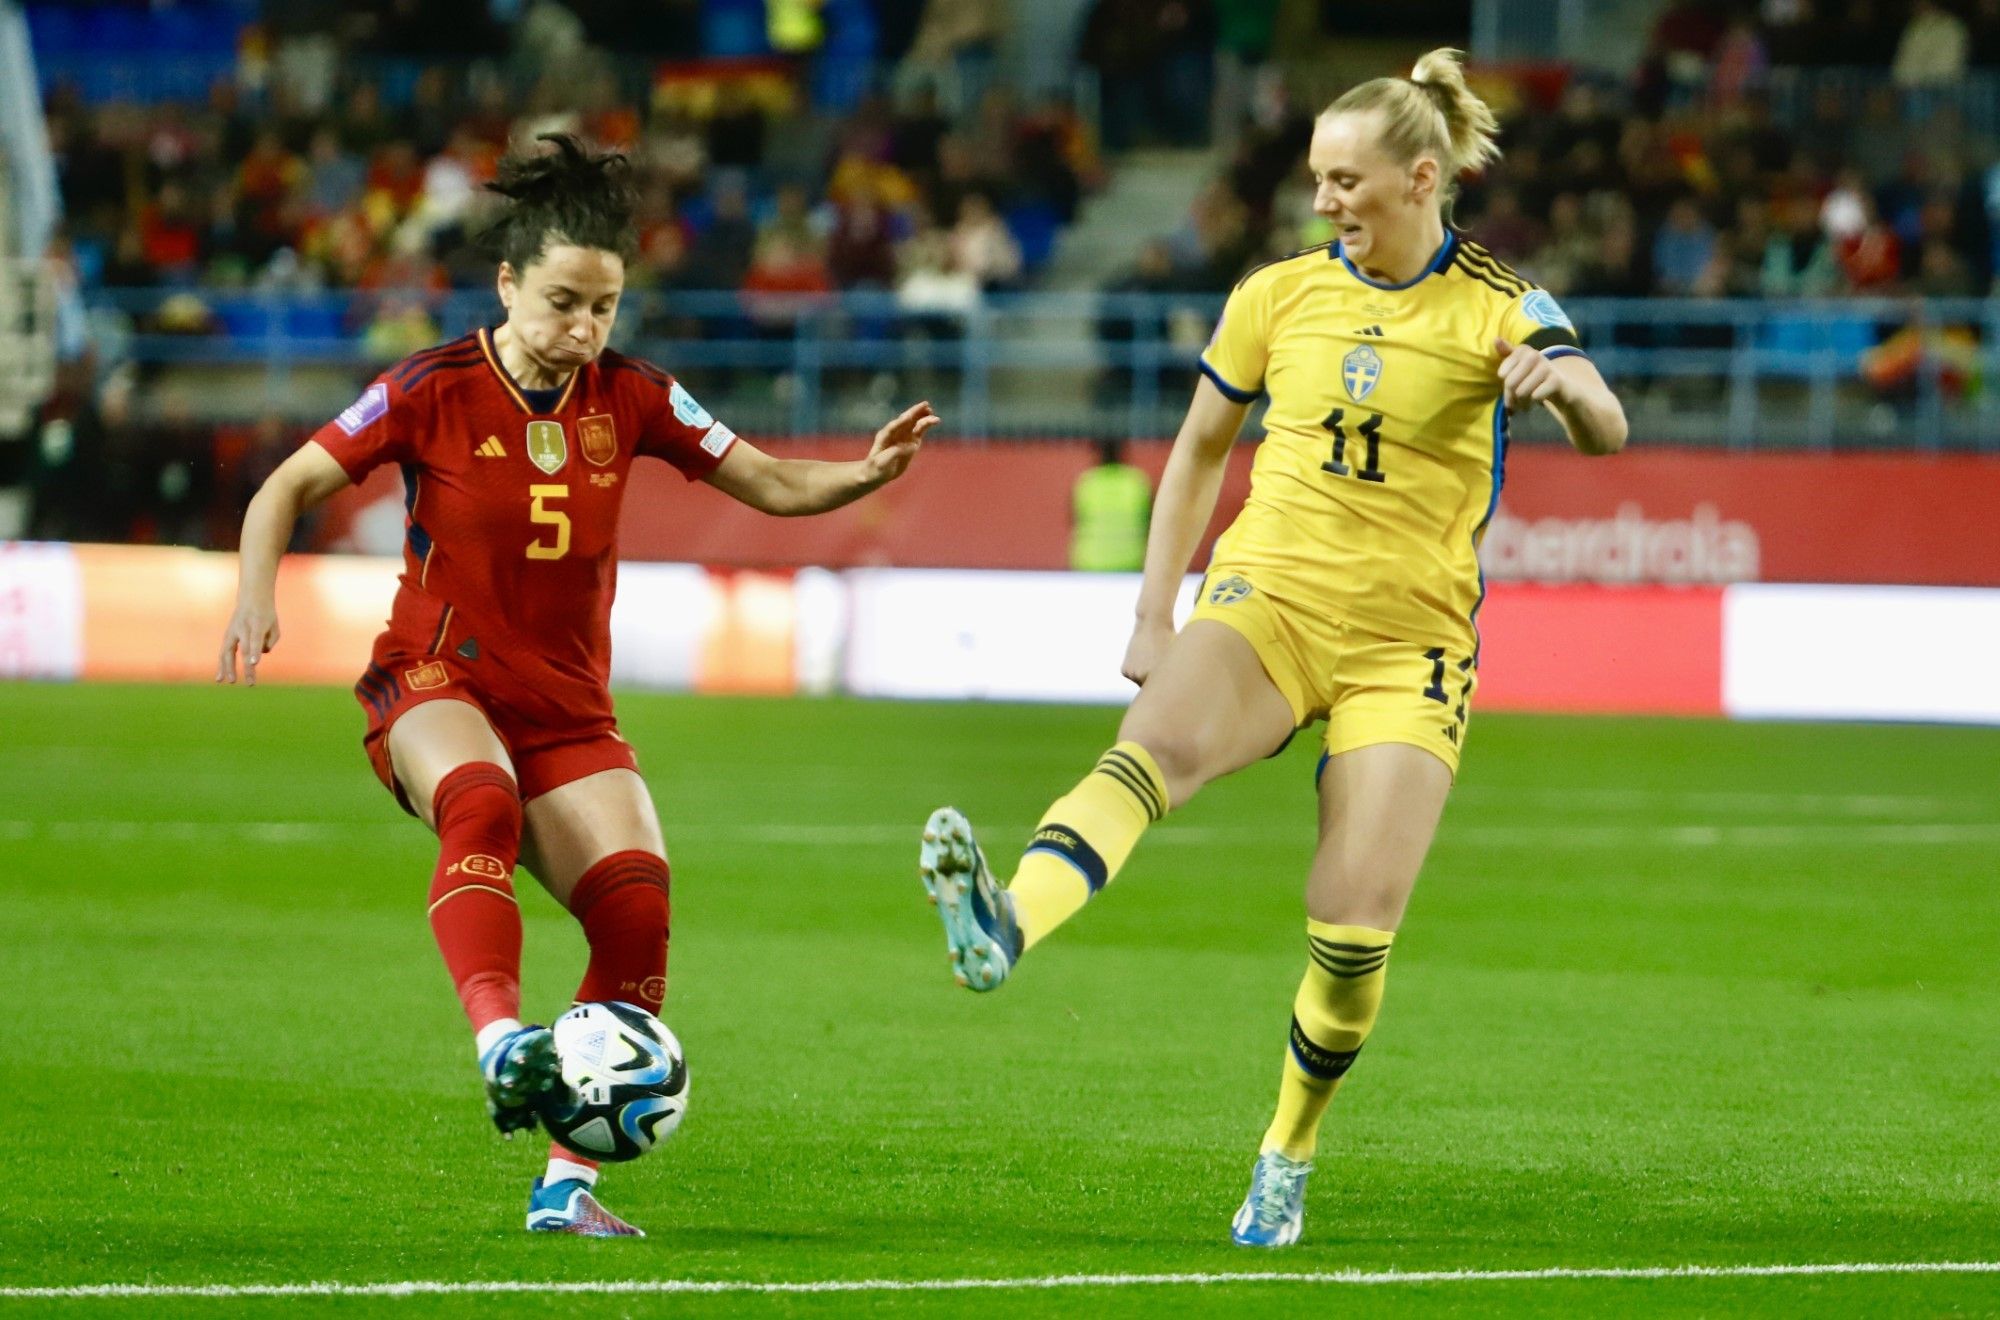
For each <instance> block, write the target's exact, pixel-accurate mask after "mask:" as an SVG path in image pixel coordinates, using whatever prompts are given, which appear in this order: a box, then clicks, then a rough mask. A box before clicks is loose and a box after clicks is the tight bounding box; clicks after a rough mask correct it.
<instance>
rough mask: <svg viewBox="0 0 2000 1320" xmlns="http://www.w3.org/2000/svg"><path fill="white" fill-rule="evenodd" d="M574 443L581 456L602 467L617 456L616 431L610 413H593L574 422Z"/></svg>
mask: <svg viewBox="0 0 2000 1320" xmlns="http://www.w3.org/2000/svg"><path fill="white" fill-rule="evenodd" d="M576 443H577V446H578V447H579V448H580V449H582V450H583V456H584V457H585V458H587V459H589V460H590V461H591V462H593V463H595V464H597V466H599V467H603V466H604V465H605V464H606V463H609V462H610V461H611V460H612V459H613V458H616V457H617V456H618V432H617V431H616V430H615V429H614V428H613V427H612V425H611V414H610V413H593V414H591V415H590V416H588V417H585V418H583V419H582V420H581V421H579V422H577V424H576Z"/></svg>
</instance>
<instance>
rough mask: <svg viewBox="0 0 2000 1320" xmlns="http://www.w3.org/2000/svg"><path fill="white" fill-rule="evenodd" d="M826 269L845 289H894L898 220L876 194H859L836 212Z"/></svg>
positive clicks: (835, 281) (837, 208)
mask: <svg viewBox="0 0 2000 1320" xmlns="http://www.w3.org/2000/svg"><path fill="white" fill-rule="evenodd" d="M827 268H828V271H829V273H830V274H831V275H832V276H833V281H834V283H835V284H837V285H839V286H840V287H841V288H843V289H891V288H894V287H895V284H896V235H895V217H894V216H892V215H891V214H890V213H889V211H888V210H887V209H886V208H884V207H883V205H882V204H881V202H880V200H879V199H878V198H876V197H875V196H874V194H873V193H871V192H866V191H863V192H858V193H857V194H856V195H854V196H853V197H851V198H850V199H849V200H848V202H847V203H846V204H845V205H843V206H839V207H836V208H835V209H834V221H833V233H832V235H831V236H830V238H829V240H828V242H827Z"/></svg>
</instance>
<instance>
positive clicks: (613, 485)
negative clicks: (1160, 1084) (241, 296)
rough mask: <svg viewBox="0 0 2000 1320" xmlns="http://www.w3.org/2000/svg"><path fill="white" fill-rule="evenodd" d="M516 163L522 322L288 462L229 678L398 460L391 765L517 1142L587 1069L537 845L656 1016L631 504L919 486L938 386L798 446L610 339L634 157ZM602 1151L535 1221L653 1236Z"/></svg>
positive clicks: (258, 526)
mask: <svg viewBox="0 0 2000 1320" xmlns="http://www.w3.org/2000/svg"><path fill="white" fill-rule="evenodd" d="M542 140H543V141H544V142H547V143H549V144H550V145H551V147H552V149H551V150H549V151H547V152H545V153H540V154H535V155H531V156H527V157H522V158H513V159H509V160H507V161H505V162H503V163H502V164H501V166H500V169H499V174H498V178H497V180H496V181H495V182H494V183H493V184H492V185H490V186H491V187H492V188H493V189H494V191H496V192H498V193H500V194H501V195H502V196H503V197H505V198H507V199H508V203H507V205H506V208H505V210H504V212H503V213H502V215H501V216H500V218H499V219H498V220H497V221H496V222H495V224H494V226H493V227H492V229H491V230H490V231H489V233H488V237H489V239H490V241H491V243H492V245H493V247H494V248H495V250H496V252H497V255H498V256H499V259H500V266H499V276H498V287H499V293H500V302H501V304H502V305H503V306H504V307H505V308H506V311H507V317H506V320H505V321H504V322H503V323H502V324H501V325H499V326H497V327H494V328H491V329H480V330H477V331H474V332H473V333H472V334H469V335H466V336H465V337H464V338H462V339H457V340H454V341H452V342H451V343H448V344H445V345H444V346H442V347H440V348H434V349H431V350H429V351H427V352H423V353H418V354H416V355H415V356H413V357H410V358H407V359H405V360H404V361H403V362H401V363H400V364H398V365H397V366H395V367H392V368H390V369H389V370H388V371H387V372H385V373H383V374H382V375H381V376H380V377H379V378H377V379H376V381H375V383H374V384H372V385H370V386H369V387H368V389H367V390H366V391H365V392H364V393H363V394H362V396H361V397H360V398H359V399H358V400H356V401H355V403H354V405H353V406H352V407H350V408H349V409H347V411H345V412H343V413H342V414H341V415H340V416H339V417H337V418H336V419H334V421H333V422H331V423H329V424H328V425H327V426H325V427H323V428H322V429H321V430H320V431H319V432H318V433H317V434H315V435H314V436H313V438H312V439H311V440H309V441H308V442H307V443H306V444H305V445H304V446H303V447H302V448H300V450H299V451H298V452H297V453H296V454H293V455H292V456H291V457H290V458H289V459H287V460H286V461H285V463H284V464H283V465H282V466H281V467H279V468H278V470H277V471H276V472H275V473H273V474H272V476H271V479H270V480H269V481H267V482H266V483H265V484H264V487H263V489H262V490H260V491H259V492H258V493H257V496H256V498H255V499H254V500H252V501H251V503H250V508H249V512H248V514H247V515H246V516H245V518H244V521H243V538H242V565H241V574H242V576H241V581H240V585H239V587H238V591H237V605H236V612H235V615H234V617H232V618H231V619H230V621H229V630H228V632H227V633H226V634H225V635H224V637H223V639H222V654H221V658H220V662H219V664H218V666H217V670H216V678H217V680H218V681H228V682H231V683H233V682H235V681H236V678H237V655H238V653H239V652H240V653H241V655H242V659H243V666H244V669H245V670H246V671H247V674H248V681H249V682H251V683H255V682H256V675H257V662H258V659H259V657H261V656H262V655H264V654H265V653H266V652H268V651H269V650H270V649H271V648H272V647H273V646H274V645H276V644H277V641H278V615H277V607H276V603H275V600H274V591H273V588H274V583H275V579H276V576H277V568H278V558H279V556H280V554H281V553H282V552H283V550H284V547H285V546H286V544H287V543H288V542H289V541H290V539H291V535H292V528H293V525H294V523H296V522H297V520H298V518H299V515H300V514H302V513H303V512H305V511H306V510H307V509H310V508H312V507H314V506H315V505H317V504H319V503H320V502H321V501H323V500H325V499H326V498H327V497H328V496H330V495H332V494H333V493H334V492H335V491H337V490H339V489H340V488H341V487H343V486H345V485H347V484H348V483H349V482H358V481H360V480H361V479H362V478H363V477H365V476H366V475H367V474H368V473H369V472H370V471H371V470H372V469H374V468H375V467H377V466H378V465H380V464H383V463H396V464H399V465H400V466H401V467H402V470H403V479H404V482H405V487H406V501H407V505H408V511H409V512H408V538H407V541H406V543H405V546H404V556H403V573H402V577H401V585H400V587H399V589H398V591H397V593H396V599H395V604H394V607H393V610H392V613H391V616H390V620H389V627H388V630H387V631H386V632H384V633H383V634H382V635H381V636H380V637H379V638H377V639H376V642H375V651H374V656H373V659H372V661H371V662H370V664H369V665H368V669H367V673H366V674H365V675H364V676H363V677H362V679H361V681H360V683H359V684H357V685H356V687H355V693H356V695H357V697H358V699H359V700H360V702H361V704H362V706H363V707H364V709H365V710H366V712H367V716H368V729H367V733H366V736H365V737H364V738H363V740H362V741H363V746H364V747H365V748H366V749H367V752H368V758H369V760H370V761H371V762H372V763H373V765H374V767H375V773H376V774H377V775H378V776H379V777H380V778H381V780H382V782H383V783H384V784H385V785H386V786H387V787H388V788H389V789H390V791H391V792H393V793H394V794H395V795H396V800H397V801H398V802H399V803H401V804H402V806H403V808H404V809H405V810H407V811H410V812H411V813H412V814H414V815H416V816H418V817H419V818H420V819H421V820H422V821H423V822H424V824H426V825H428V826H429V827H430V828H431V829H432V830H434V831H435V832H436V833H437V836H438V841H439V845H440V847H439V853H438V862H437V869H436V871H435V873H434V874H433V876H432V879H431V888H430V900H429V905H430V923H431V929H432V931H433V932H434V933H435V935H436V937H437V942H438V947H439V948H440V949H441V950H442V951H443V953H444V961H445V966H446V968H447V969H448V970H449V971H450V973H451V978H452V982H453V984H454V985H455V986H456V987H457V990H458V995H459V999H460V1001H461V1002H462V1003H463V1004H464V1007H465V1012H466V1015H467V1017H469V1018H470V1019H471V1022H472V1029H473V1031H474V1033H475V1039H476V1054H477V1057H478V1060H479V1067H480V1070H481V1073H482V1075H483V1077H484V1080H485V1084H486V1098H487V1105H488V1109H489V1111H490V1113H491V1115H492V1118H493V1122H494V1123H495V1124H496V1125H497V1126H498V1127H499V1128H500V1130H501V1131H502V1132H507V1133H511V1132H513V1131H515V1130H517V1129H521V1128H528V1127H532V1126H534V1124H535V1121H536V1107H537V1104H538V1102H541V1101H543V1100H544V1099H545V1098H546V1097H549V1096H550V1095H551V1093H552V1092H555V1091H556V1090H558V1089H559V1088H561V1087H562V1085H563V1083H562V1080H561V1077H560V1075H559V1072H558V1067H557V1060H556V1054H555V1048H554V1043H553V1040H552V1038H551V1036H550V1033H549V1030H548V1028H546V1027H541V1026H523V1025H522V1024H521V1021H520V1017H521V1012H520V997H521V995H520V961H521V918H520V911H519V909H518V908H517V907H516V905H515V899H514V892H513V888H512V885H511V883H510V881H511V877H512V876H513V874H514V866H515V863H516V861H517V860H519V861H521V862H522V863H523V864H524V865H525V866H526V867H527V868H528V869H529V870H530V871H532V872H533V873H534V874H535V876H536V878H538V879H539V880H540V881H541V882H542V884H543V886H544V887H546V888H547V889H548V891H549V892H550V893H551V894H552V895H554V896H555V898H556V900H557V901H558V902H560V903H562V904H564V905H565V906H566V907H568V908H569V910H570V911H571V912H572V913H574V914H575V915H576V918H577V920H578V921H579V922H581V923H582V924H583V930H584V934H585V936H586V937H587V938H588V940H589V943H590V965H589V969H588V971H587V972H586V973H585V975H584V978H583V984H582V986H581V987H580V988H579V989H578V991H577V995H576V997H577V1000H578V1001H579V1002H583V1001H591V1000H627V1001H630V1002H633V1003H638V1004H642V1005H644V1006H645V1007H646V1008H647V1009H649V1010H655V1011H657V1010H658V1008H659V1006H660V1001H661V999H662V997H663V996H664V995H665V993H666V957H667V913H668V907H667V879H668V871H667V855H666V845H665V843H664V842H663V841H662V838H661V833H660V824H659V820H658V818H657V817H656V816H655V814H654V811H653V803H652V799H651V798H650V797H649V796H648V795H647V791H646V784H645V781H644V780H643V779H641V778H640V776H639V770H638V762H637V760H636V759H635V757H634V756H633V753H632V749H631V747H630V746H628V745H627V744H626V742H625V740H624V739H623V738H621V737H619V736H618V725H617V722H616V720H615V719H614V717H613V712H612V707H611V694H610V691H609V688H608V687H607V682H608V679H609V676H610V617H611V597H612V592H613V589H614V587H615V583H616V579H617V560H616V558H615V554H616V548H617V541H618V518H619V513H620V511H621V509H622V506H623V504H624V490H625V482H626V478H627V476H628V474H629V473H630V470H631V467H632V463H633V460H634V459H636V458H638V457H640V456H642V455H650V456H653V457H656V458H661V459H664V460H666V461H667V462H668V463H671V464H673V466H674V467H676V468H678V469H679V470H680V472H681V473H682V475H683V476H685V477H687V478H688V479H690V480H694V479H697V478H698V479H700V480H703V481H706V482H708V483H709V484H710V485H712V486H715V487H717V488H718V489H720V490H722V491H723V492H725V493H726V494H728V495H731V496H733V497H734V498H736V499H738V500H741V501H743V502H744V503H745V504H748V505H750V506H751V507H752V508H756V509H761V510H763V511H764V512H766V513H774V514H807V513H820V512H823V511H825V510H828V509H835V508H838V507H840V506H841V505H843V504H846V503H848V502H849V501H851V500H855V499H858V498H860V497H861V496H863V495H865V494H867V493H868V492H870V491H872V490H874V489H875V488H877V487H878V486H881V485H882V484H883V483H885V482H888V481H892V480H894V479H895V478H896V477H898V476H900V475H901V474H902V472H903V470H904V469H905V468H907V467H908V466H909V464H910V460H911V459H913V458H914V457H915V456H916V453H917V450H918V448H919V446H920V445H921V444H922V443H923V438H924V434H925V433H926V432H927V431H929V430H930V429H931V427H933V426H934V425H936V424H937V421H938V418H937V417H936V415H935V414H934V413H933V412H932V411H931V408H930V405H929V404H927V403H920V404H917V405H916V406H914V407H912V408H910V409H908V410H907V411H905V412H904V413H902V415H900V416H899V417H897V418H896V419H895V420H893V421H891V422H890V423H889V424H888V425H886V426H884V427H883V428H882V429H881V430H880V431H878V432H877V433H876V435H875V442H874V445H873V446H872V447H871V448H870V450H869V452H868V456H867V457H866V458H864V459H861V460H860V461H858V462H852V463H814V462H796V461H789V460H779V459H774V458H772V457H770V456H768V455H766V454H764V453H762V452H760V451H759V450H757V449H756V448H755V447H754V446H753V445H751V444H749V443H748V442H747V441H744V440H742V439H740V438H738V437H737V436H736V435H735V433H733V432H732V431H731V430H730V429H729V428H728V427H727V426H724V425H723V424H722V423H720V422H718V421H716V420H715V419H714V418H713V417H711V416H709V414H708V413H707V412H706V411H704V410H703V408H702V406H701V405H700V404H699V403H697V402H695V400H694V399H693V397H691V396H690V395H689V394H688V392H687V391H686V390H684V389H682V388H681V386H680V385H679V384H677V383H676V382H675V381H674V379H673V377H671V376H669V375H667V374H666V373H665V372H663V371H661V370H660V369H659V368H657V367H654V366H652V365H650V364H648V363H645V362H641V361H639V360H638V359H636V358H630V357H626V356H625V355H623V354H621V353H617V352H614V351H612V350H610V349H608V348H606V347H605V341H606V340H607V339H608V338H609V337H610V334H611V328H612V325H613V323H614V322H615V321H616V319H617V316H618V298H619V294H620V292H621V291H622V290H623V288H624V284H625V263H626V261H627V260H628V259H629V258H630V257H631V256H632V254H633V252H634V250H635V247H636V243H635V238H634V233H633V226H632V198H631V194H630V191H629V187H628V184H627V182H626V172H625V160H624V157H622V156H619V155H616V154H604V155H598V154H593V153H591V152H590V151H588V150H586V149H585V148H584V147H583V146H581V145H580V144H579V143H578V142H577V141H576V140H575V139H573V138H569V137H563V136H549V137H545V138H543V139H542ZM596 1175H597V1170H596V1168H595V1166H594V1165H593V1164H592V1163H591V1162H590V1161H589V1160H587V1159H585V1158H583V1157H581V1156H578V1155H576V1154H573V1153H571V1152H569V1151H566V1150H564V1149H563V1148H562V1147H561V1146H555V1147H553V1148H552V1149H551V1152H550V1159H549V1166H548V1170H547V1174H546V1176H545V1177H544V1178H538V1179H536V1180H535V1185H534V1189H533V1191H532V1193H531V1194H530V1197H529V1202H528V1227H529V1228H530V1229H538V1230H546V1231H553V1232H563V1233H575V1234H580V1235H585V1236H598V1237H615V1236H628V1235H629V1236H639V1235H640V1234H639V1230H637V1229H635V1228H633V1227H631V1226H630V1225H628V1224H626V1223H624V1222H623V1221H621V1220H619V1219H617V1218H616V1217H614V1216H612V1215H610V1214H609V1213H607V1212H606V1211H605V1210H604V1209H603V1207H602V1206H600V1205H598V1203H597V1201H596V1199H595V1197H594V1196H593V1195H592V1194H591V1189H592V1187H593V1186H594V1184H595V1182H596Z"/></svg>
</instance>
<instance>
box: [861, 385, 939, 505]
mask: <svg viewBox="0 0 2000 1320" xmlns="http://www.w3.org/2000/svg"><path fill="white" fill-rule="evenodd" d="M939 420H941V419H940V418H939V417H938V415H937V413H935V412H933V411H932V410H931V405H930V403H929V402H928V401H926V402H923V403H917V404H912V405H910V406H909V407H908V408H905V409H904V410H903V411H902V412H901V413H900V414H898V415H897V417H896V418H895V420H894V421H891V422H890V423H889V424H888V425H887V426H885V427H883V428H882V429H881V430H879V431H877V432H876V433H875V444H874V445H873V446H872V447H871V448H870V449H869V450H868V457H867V458H866V459H865V460H864V461H865V462H866V463H867V465H868V479H869V481H870V482H871V483H872V484H874V485H877V486H879V485H881V484H883V483H884V482H888V481H894V480H895V479H896V478H897V477H900V476H902V475H903V470H904V469H905V468H907V467H909V466H910V460H911V459H913V458H915V457H916V456H917V451H918V450H919V449H922V448H923V446H924V435H925V434H926V433H927V432H928V431H929V430H930V429H931V428H932V427H933V426H936V425H937V424H938V422H939Z"/></svg>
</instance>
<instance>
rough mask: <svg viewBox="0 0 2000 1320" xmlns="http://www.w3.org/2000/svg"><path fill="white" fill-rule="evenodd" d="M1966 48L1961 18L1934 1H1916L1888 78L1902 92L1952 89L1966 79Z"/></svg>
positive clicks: (1966, 37) (1965, 33) (1967, 47)
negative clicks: (1936, 88)
mask: <svg viewBox="0 0 2000 1320" xmlns="http://www.w3.org/2000/svg"><path fill="white" fill-rule="evenodd" d="M1969 46H1970V41H1969V37H1968V34H1967V32H1966V28H1965V21H1964V20H1963V19H1961V18H1959V17H1958V15H1956V14H1954V13H1952V12H1951V11H1950V10H1948V9H1946V8H1945V7H1944V6H1943V5H1941V4H1938V3H1937V0H1916V3H1915V4H1914V5H1913V6H1912V7H1911V12H1910V22H1909V26H1907V27H1905V28H1904V29H1903V36H1902V39H1901V40H1900V41H1898V42H1897V43H1896V62H1895V64H1894V65H1893V66H1892V67H1891V70H1890V76H1891V77H1892V78H1893V79H1894V80H1895V83H1896V86H1898V87H1902V88H1905V89H1909V88H1919V87H1952V86H1955V85H1957V84H1958V83H1959V82H1960V81H1962V80H1963V79H1964V77H1965V60H1966V55H1967V53H1968V50H1969Z"/></svg>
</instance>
